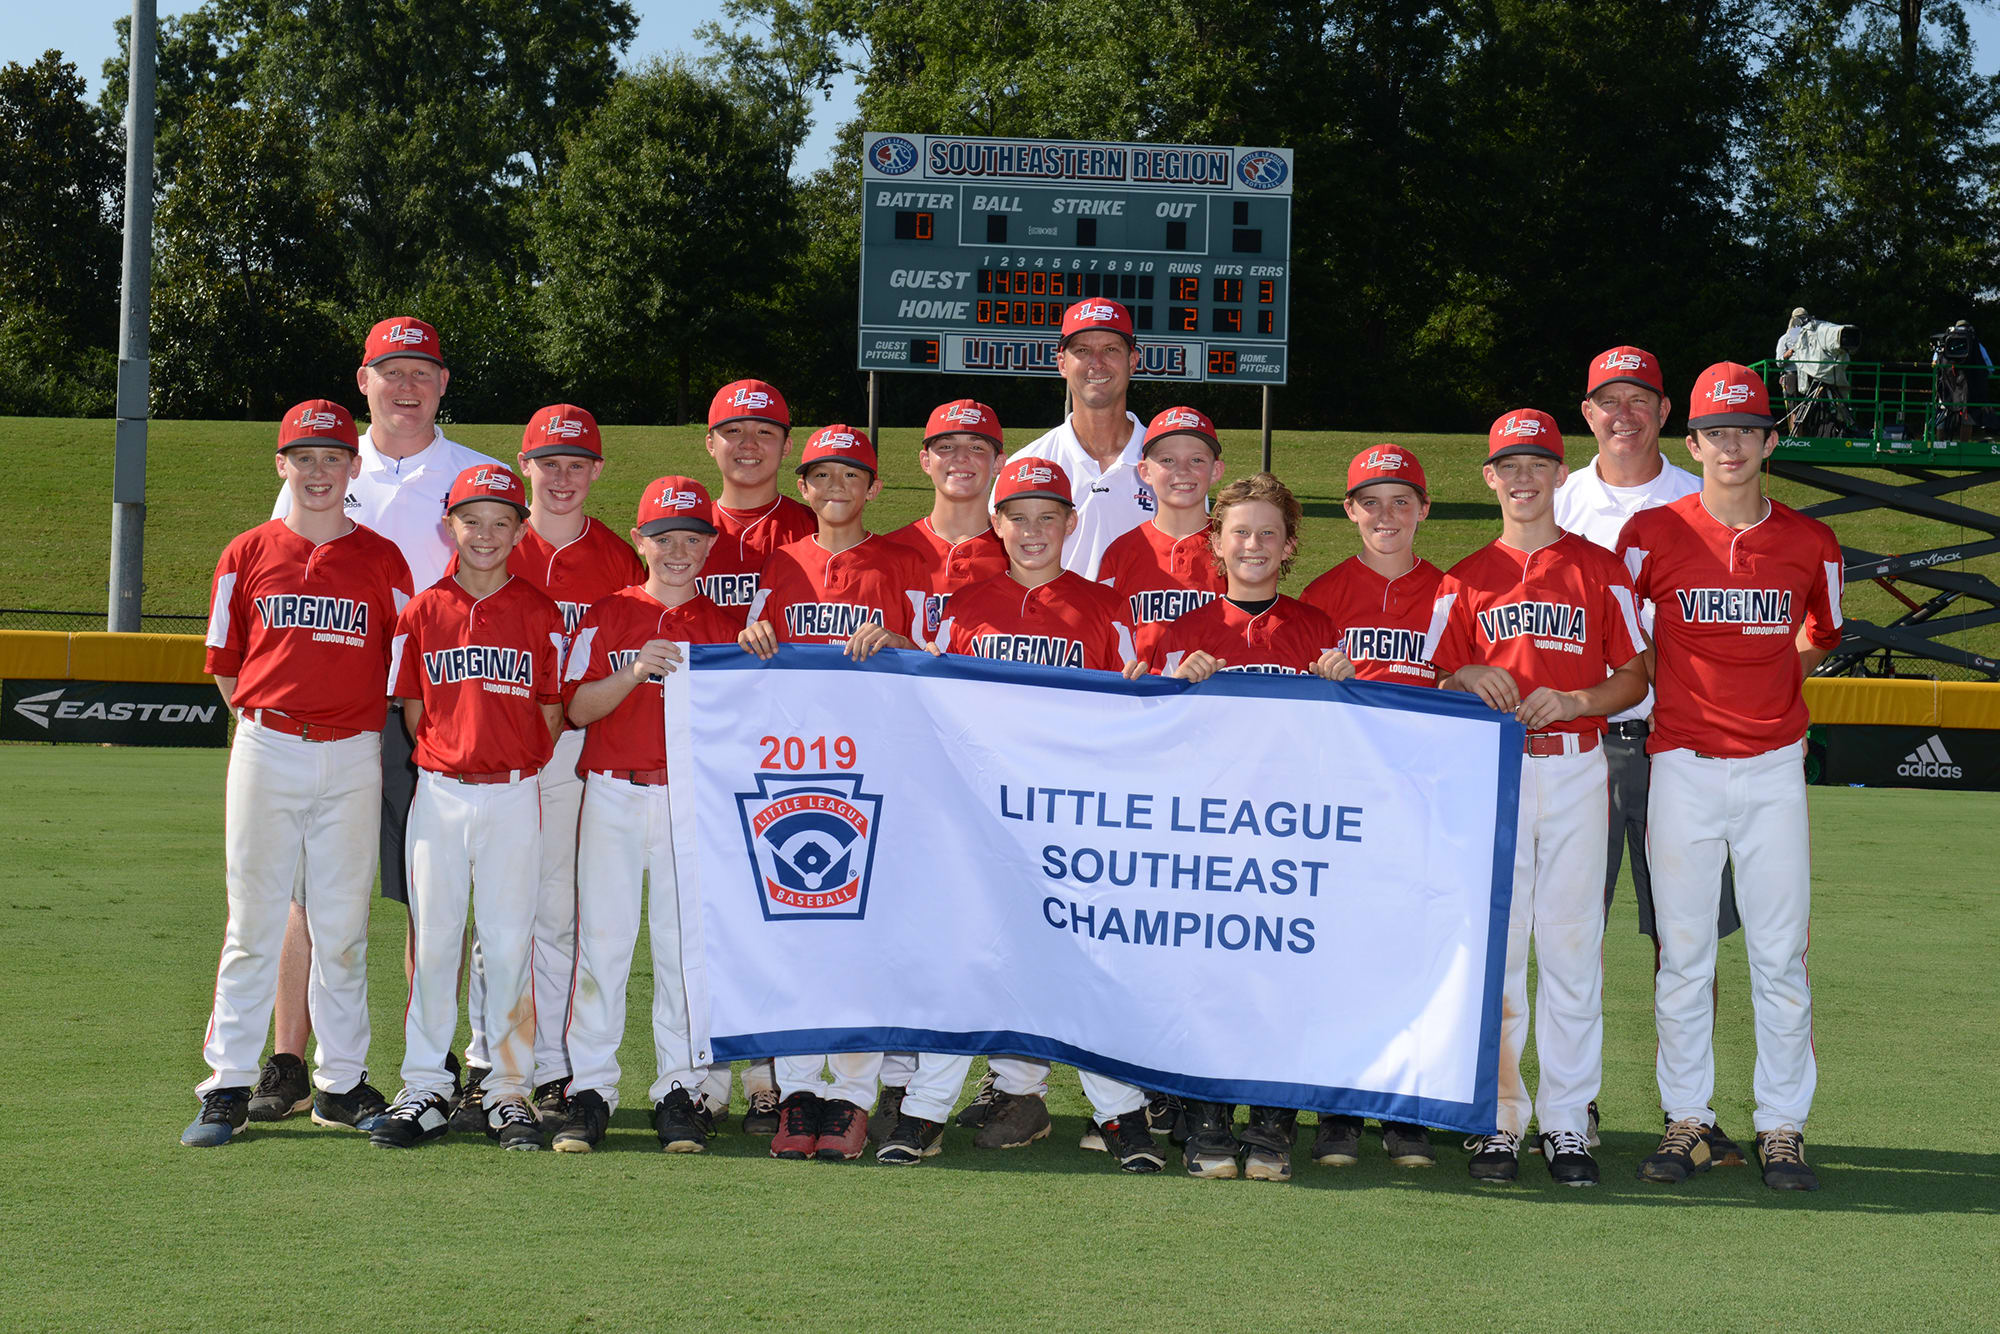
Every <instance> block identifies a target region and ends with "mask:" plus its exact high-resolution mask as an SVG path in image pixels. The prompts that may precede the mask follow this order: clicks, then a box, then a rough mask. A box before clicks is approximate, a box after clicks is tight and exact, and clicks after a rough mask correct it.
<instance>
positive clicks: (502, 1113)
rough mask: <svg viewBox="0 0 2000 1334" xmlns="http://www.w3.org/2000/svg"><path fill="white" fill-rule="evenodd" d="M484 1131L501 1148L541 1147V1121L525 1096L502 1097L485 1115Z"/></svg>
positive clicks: (530, 1148)
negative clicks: (496, 1141)
mask: <svg viewBox="0 0 2000 1334" xmlns="http://www.w3.org/2000/svg"><path fill="white" fill-rule="evenodd" d="M486 1133H487V1135H488V1136H489V1137H491V1138H493V1139H496V1140H498V1141H500V1147H501V1148H503V1149H518V1150H536V1149H540V1148H541V1147H542V1123H541V1120H540V1118H538V1117H537V1116H536V1115H535V1109H534V1108H532V1107H530V1106H528V1100H527V1099H526V1098H502V1099H501V1100H500V1101H499V1102H498V1103H497V1104H495V1105H494V1108H493V1110H492V1111H491V1112H490V1113H488V1114H487V1117H486Z"/></svg>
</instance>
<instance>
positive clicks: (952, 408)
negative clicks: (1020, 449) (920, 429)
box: [924, 398, 1007, 449]
mask: <svg viewBox="0 0 2000 1334" xmlns="http://www.w3.org/2000/svg"><path fill="white" fill-rule="evenodd" d="M941 435H976V436H979V437H981V438H982V439H986V440H991V441H992V442H993V448H995V449H1005V448H1006V447H1007V445H1006V443H1005V440H1004V438H1003V437H1002V435H1001V433H1000V418H999V416H998V415H997V414H996V413H995V412H994V411H993V409H992V408H989V407H987V406H986V405H985V404H984V403H981V402H980V401H979V400H977V399H973V398H954V399H953V400H952V401H951V402H949V403H944V404H941V405H939V406H938V407H936V408H934V409H932V410H931V419H930V421H929V422H927V423H926V424H925V426H924V443H925V444H926V445H928V444H929V443H930V442H931V441H933V440H935V439H937V438H938V437H939V436H941Z"/></svg>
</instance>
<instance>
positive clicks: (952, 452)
mask: <svg viewBox="0 0 2000 1334" xmlns="http://www.w3.org/2000/svg"><path fill="white" fill-rule="evenodd" d="M1005 450H1006V436H1005V434H1004V433H1003V432H1002V431H1001V429H1000V418H999V417H998V416H997V415H996V414H995V413H994V411H993V409H992V408H990V407H988V406H986V405H985V404H984V403H980V402H976V401H975V400H973V399H970V398H960V399H955V400H953V401H952V402H950V403H944V404H941V405H939V406H938V407H937V408H935V409H934V410H933V411H932V412H931V417H930V421H929V423H927V424H926V425H925V427H924V443H923V447H922V448H921V449H919V450H918V451H917V466H918V467H920V468H922V469H923V470H924V475H925V476H926V477H928V478H930V479H931V486H932V487H933V488H934V489H935V491H936V497H935V498H934V499H933V500H932V501H931V512H930V513H929V514H927V515H925V516H924V517H923V518H921V519H918V520H917V521H916V522H915V523H911V524H905V525H904V526H903V527H901V528H898V529H897V530H896V531H895V532H893V533H889V534H887V536H888V537H889V538H890V540H892V541H895V542H901V543H902V544H904V545H905V546H907V547H909V548H910V549H911V550H913V551H915V552H916V553H917V554H918V555H920V556H922V557H923V558H924V561H925V563H926V564H928V565H929V566H930V568H931V595H930V597H929V598H928V599H927V600H926V601H925V604H924V633H923V637H924V638H925V639H929V638H930V636H931V635H932V634H934V633H935V632H936V630H937V627H938V622H939V621H940V620H942V619H943V616H944V606H945V603H946V601H947V600H949V599H950V597H951V595H952V594H953V593H956V592H957V591H958V590H959V589H961V588H963V587H965V586H966V585H967V584H971V583H977V582H978V581H979V580H981V579H991V578H992V577H993V576H994V575H996V574H1000V573H1002V572H1004V571H1005V570H1006V568H1007V552H1006V550H1005V549H1004V548H1002V547H1001V545H1000V538H999V536H998V535H997V534H995V533H994V531H993V516H992V512H991V511H990V510H988V509H987V497H988V495H989V493H991V491H992V490H993V473H994V470H995V469H997V468H998V467H999V466H1000V458H1001V455H1002V454H1003V453H1004V452H1005Z"/></svg>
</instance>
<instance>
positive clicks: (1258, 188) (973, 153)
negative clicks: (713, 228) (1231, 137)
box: [860, 132, 1292, 384]
mask: <svg viewBox="0 0 2000 1334" xmlns="http://www.w3.org/2000/svg"><path fill="white" fill-rule="evenodd" d="M861 186H862V191H861V193H862V201H861V322H860V366H861V369H863V370H892V371H951V372H954V373H961V374H967V373H969V374H985V375H1054V374H1056V339H1057V334H1058V331H1059V330H1060V329H1061V327H1062V319H1063V312H1064V311H1065V310H1067V309H1068V308H1069V307H1070V306H1071V305H1072V304H1074V303H1075V302H1078V301H1081V300H1083V299H1084V298H1086V297H1095V296H1102V297H1109V298H1110V299H1112V300H1114V301H1118V302H1120V303H1122V304H1123V305H1125V306H1126V307H1128V308H1130V310H1131V311H1132V319H1133V323H1134V325H1135V326H1136V327H1137V330H1138V336H1139V356H1140V365H1139V374H1140V375H1141V376H1145V377H1148V378H1153V379H1169V380H1218V381H1223V382H1244V383H1256V384H1283V383H1284V382H1285V379H1286V356H1285V353H1286V340H1287V335H1288V332H1289V321H1288V319H1287V315H1288V310H1289V304H1290V291H1291V240H1292V228H1291V220H1292V154H1291V150H1290V149H1284V148H1242V147H1233V148H1216V147H1202V146H1196V145H1188V144H1113V143H1070V142H1057V141H1047V140H1037V139H977V138H966V137H963V136H955V135H937V134H930V135H926V134H889V133H881V132H871V133H868V134H865V135H863V136H862V168H861Z"/></svg>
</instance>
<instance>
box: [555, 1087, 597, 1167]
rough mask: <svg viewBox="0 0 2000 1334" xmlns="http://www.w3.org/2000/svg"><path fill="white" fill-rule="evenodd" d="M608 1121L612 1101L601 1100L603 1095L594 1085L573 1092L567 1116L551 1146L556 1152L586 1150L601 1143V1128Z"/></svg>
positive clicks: (585, 1151)
mask: <svg viewBox="0 0 2000 1334" xmlns="http://www.w3.org/2000/svg"><path fill="white" fill-rule="evenodd" d="M610 1124H611V1105H610V1104H609V1103H607V1102H605V1101H604V1095H603V1094H602V1093H599V1092H598V1091H597V1090H596V1089H585V1090H583V1091H582V1092H581V1093H572V1094H571V1095H570V1099H569V1119H568V1120H566V1121H564V1122H563V1123H562V1129H561V1130H558V1131H557V1132H556V1137H555V1141H554V1148H555V1151H556V1152H557V1153H589V1152H590V1151H591V1150H592V1149H594V1148H596V1147H597V1146H598V1145H600V1144H602V1143H604V1129H605V1127H606V1126H608V1125H610Z"/></svg>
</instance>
